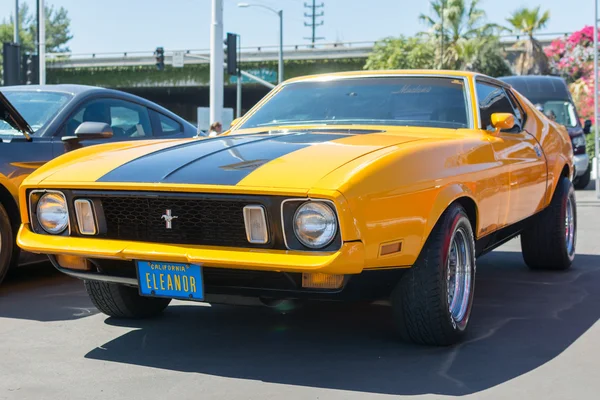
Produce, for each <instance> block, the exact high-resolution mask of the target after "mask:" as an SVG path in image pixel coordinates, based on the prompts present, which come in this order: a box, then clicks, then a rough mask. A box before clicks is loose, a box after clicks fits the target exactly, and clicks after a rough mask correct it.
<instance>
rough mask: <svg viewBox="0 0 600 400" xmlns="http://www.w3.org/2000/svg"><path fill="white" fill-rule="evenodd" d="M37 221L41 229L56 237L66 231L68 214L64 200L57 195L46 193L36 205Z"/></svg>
mask: <svg viewBox="0 0 600 400" xmlns="http://www.w3.org/2000/svg"><path fill="white" fill-rule="evenodd" d="M37 219H38V222H39V223H40V225H41V226H42V228H44V230H45V231H46V232H48V233H50V234H53V235H57V234H59V233H61V232H63V231H64V230H65V229H67V226H68V225H69V213H68V211H67V203H66V202H65V198H64V197H63V196H62V195H60V194H58V193H46V194H45V195H43V196H42V197H41V198H40V200H39V201H38V203H37Z"/></svg>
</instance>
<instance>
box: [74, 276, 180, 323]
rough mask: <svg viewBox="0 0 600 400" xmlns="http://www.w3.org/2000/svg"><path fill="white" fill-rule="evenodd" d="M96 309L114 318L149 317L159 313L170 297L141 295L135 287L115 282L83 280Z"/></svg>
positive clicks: (169, 300) (167, 303)
mask: <svg viewBox="0 0 600 400" xmlns="http://www.w3.org/2000/svg"><path fill="white" fill-rule="evenodd" d="M85 288H86V290H87V292H88V295H89V296H90V299H91V300H92V303H94V305H95V306H96V308H97V309H98V310H100V311H101V312H103V313H104V314H106V315H109V316H111V317H115V318H132V319H133V318H150V317H154V316H157V315H159V314H161V313H162V312H163V311H164V310H165V308H167V306H168V305H169V303H170V302H171V299H162V298H155V297H142V296H140V295H139V294H138V291H137V289H135V288H132V287H129V286H124V285H119V284H116V283H107V282H97V281H85Z"/></svg>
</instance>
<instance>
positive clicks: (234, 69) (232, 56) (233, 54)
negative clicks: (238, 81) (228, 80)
mask: <svg viewBox="0 0 600 400" xmlns="http://www.w3.org/2000/svg"><path fill="white" fill-rule="evenodd" d="M225 44H226V45H227V73H228V74H229V75H232V76H233V75H236V76H237V74H238V65H237V35H236V34H235V33H228V34H227V40H225Z"/></svg>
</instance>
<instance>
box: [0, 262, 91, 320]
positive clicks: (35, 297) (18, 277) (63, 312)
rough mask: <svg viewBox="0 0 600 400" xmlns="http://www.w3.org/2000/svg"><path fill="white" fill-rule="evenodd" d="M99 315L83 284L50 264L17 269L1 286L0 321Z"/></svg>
mask: <svg viewBox="0 0 600 400" xmlns="http://www.w3.org/2000/svg"><path fill="white" fill-rule="evenodd" d="M97 313H98V310H97V309H96V308H95V307H94V306H93V305H92V302H91V301H90V300H89V297H88V296H87V293H86V291H85V289H84V287H83V283H82V282H81V281H80V280H78V279H74V278H70V277H68V276H66V275H64V274H61V273H60V272H58V271H57V270H56V269H54V267H53V266H52V265H51V264H50V263H47V262H46V263H40V264H32V265H25V266H21V267H18V268H16V269H15V270H14V271H10V273H9V274H8V276H7V277H6V279H5V280H4V282H2V284H1V285H0V317H1V318H16V319H28V320H34V321H41V322H49V321H65V320H73V319H78V318H83V317H87V316H90V315H94V314H97Z"/></svg>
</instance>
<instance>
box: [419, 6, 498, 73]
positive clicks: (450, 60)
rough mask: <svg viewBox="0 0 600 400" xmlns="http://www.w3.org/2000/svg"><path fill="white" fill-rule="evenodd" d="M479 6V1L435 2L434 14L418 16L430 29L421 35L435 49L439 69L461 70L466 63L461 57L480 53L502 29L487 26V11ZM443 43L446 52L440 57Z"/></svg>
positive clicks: (495, 26) (496, 26) (492, 25)
mask: <svg viewBox="0 0 600 400" xmlns="http://www.w3.org/2000/svg"><path fill="white" fill-rule="evenodd" d="M478 6H479V0H432V1H431V8H432V10H433V13H432V15H425V14H421V16H420V17H419V19H420V20H421V22H423V23H425V24H426V25H427V26H428V27H429V30H428V31H427V32H421V33H420V35H425V36H426V37H428V38H429V39H430V41H431V42H432V43H433V45H434V46H435V48H436V59H437V60H438V65H439V66H441V67H443V68H448V69H458V68H460V67H461V65H462V64H464V63H465V62H464V60H462V58H461V57H463V56H465V55H468V56H472V55H473V54H477V53H478V49H479V48H481V47H482V46H484V45H485V43H486V40H487V39H494V38H495V37H496V35H497V33H498V32H499V31H501V30H503V28H501V27H500V26H499V25H496V24H492V23H488V22H487V21H486V14H485V11H483V10H482V9H480V8H478ZM472 41H475V42H472ZM442 43H443V48H444V51H443V54H440V53H441V47H442Z"/></svg>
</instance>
